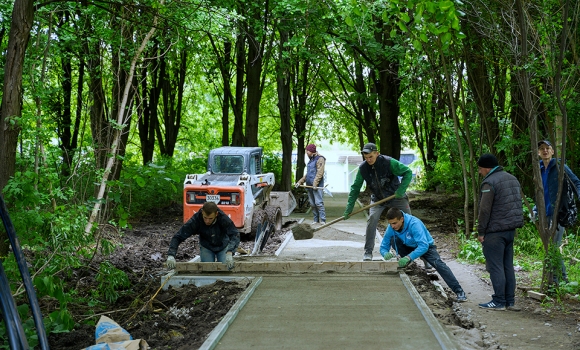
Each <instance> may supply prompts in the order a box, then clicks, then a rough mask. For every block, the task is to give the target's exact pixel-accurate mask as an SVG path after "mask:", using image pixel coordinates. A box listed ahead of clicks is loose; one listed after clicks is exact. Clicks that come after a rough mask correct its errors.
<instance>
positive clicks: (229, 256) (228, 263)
mask: <svg viewBox="0 0 580 350" xmlns="http://www.w3.org/2000/svg"><path fill="white" fill-rule="evenodd" d="M226 266H227V267H228V270H231V269H233V268H234V255H233V254H232V253H230V252H228V253H226Z"/></svg>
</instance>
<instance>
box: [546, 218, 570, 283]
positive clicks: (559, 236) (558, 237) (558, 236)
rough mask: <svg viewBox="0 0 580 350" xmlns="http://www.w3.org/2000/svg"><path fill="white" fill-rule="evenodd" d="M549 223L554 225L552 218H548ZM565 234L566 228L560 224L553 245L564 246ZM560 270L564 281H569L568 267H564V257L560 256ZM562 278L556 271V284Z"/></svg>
mask: <svg viewBox="0 0 580 350" xmlns="http://www.w3.org/2000/svg"><path fill="white" fill-rule="evenodd" d="M548 222H549V223H550V224H551V223H552V217H551V216H548ZM564 232H566V228H565V227H564V226H560V224H558V229H557V230H556V235H555V236H554V239H553V240H552V243H554V244H555V245H556V247H559V246H560V245H561V244H562V238H563V237H564ZM560 269H561V270H562V279H563V280H564V281H567V280H568V274H567V273H566V265H564V259H562V256H560ZM559 277H560V276H558V274H557V273H556V272H555V271H554V281H555V282H556V283H558V279H559Z"/></svg>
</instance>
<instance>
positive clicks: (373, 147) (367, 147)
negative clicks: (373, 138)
mask: <svg viewBox="0 0 580 350" xmlns="http://www.w3.org/2000/svg"><path fill="white" fill-rule="evenodd" d="M374 151H378V149H377V145H375V144H374V143H370V142H369V143H367V144H366V145H365V146H364V147H363V149H362V151H361V152H362V153H371V152H374Z"/></svg>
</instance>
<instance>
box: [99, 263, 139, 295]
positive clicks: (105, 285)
mask: <svg viewBox="0 0 580 350" xmlns="http://www.w3.org/2000/svg"><path fill="white" fill-rule="evenodd" d="M95 279H96V280H97V282H98V283H99V288H98V289H97V290H96V291H94V292H95V294H96V295H97V296H103V297H104V298H105V300H107V301H109V302H111V303H114V302H115V301H116V300H117V299H118V298H119V292H118V289H120V288H124V287H128V286H129V285H130V283H129V278H128V277H127V275H126V274H125V272H123V271H121V270H119V269H117V268H116V267H115V266H113V265H112V264H111V263H110V262H108V261H105V262H102V263H101V264H100V266H99V272H98V273H97V275H96V277H95Z"/></svg>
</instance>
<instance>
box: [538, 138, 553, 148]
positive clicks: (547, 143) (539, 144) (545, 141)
mask: <svg viewBox="0 0 580 350" xmlns="http://www.w3.org/2000/svg"><path fill="white" fill-rule="evenodd" d="M544 143H545V144H546V145H548V146H550V147H552V144H551V143H550V141H548V140H542V141H540V142H538V148H540V146H541V145H542V144H544Z"/></svg>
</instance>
